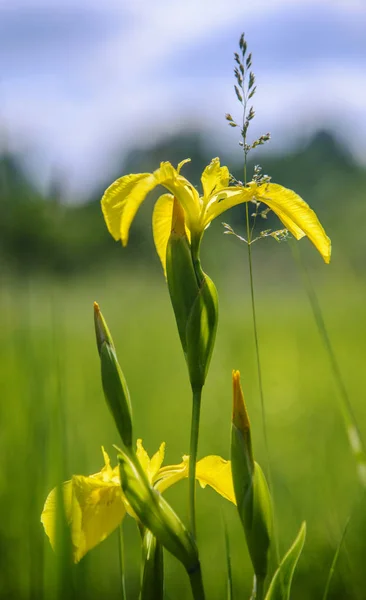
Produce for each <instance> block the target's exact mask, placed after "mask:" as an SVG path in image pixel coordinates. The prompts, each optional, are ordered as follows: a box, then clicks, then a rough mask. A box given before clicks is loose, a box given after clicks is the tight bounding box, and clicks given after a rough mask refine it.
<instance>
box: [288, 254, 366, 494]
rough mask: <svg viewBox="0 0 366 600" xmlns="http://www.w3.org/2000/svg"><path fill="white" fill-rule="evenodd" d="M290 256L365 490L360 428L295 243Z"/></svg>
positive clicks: (365, 456)
mask: <svg viewBox="0 0 366 600" xmlns="http://www.w3.org/2000/svg"><path fill="white" fill-rule="evenodd" d="M291 250H292V255H293V257H294V259H295V261H296V263H297V264H298V266H299V267H300V270H301V274H302V279H303V283H304V287H305V290H306V293H307V296H308V299H309V303H310V306H311V310H312V312H313V316H314V320H315V323H316V325H317V328H318V332H319V335H320V337H321V340H322V342H323V345H324V348H325V351H326V353H327V355H328V359H329V363H330V368H331V372H332V375H333V379H334V381H335V383H336V386H337V388H338V398H339V400H340V408H341V412H342V416H343V421H344V424H345V428H346V432H347V435H348V440H349V443H350V446H351V450H352V453H353V455H354V457H355V459H356V463H357V470H358V477H359V481H360V483H361V485H362V486H363V487H364V488H366V448H365V444H364V442H363V440H362V437H361V433H360V428H359V426H358V423H357V420H356V416H355V414H354V411H353V408H352V404H351V401H350V399H349V396H348V392H347V389H346V386H345V383H344V381H343V377H342V373H341V369H340V367H339V364H338V361H337V357H336V355H335V352H334V350H333V346H332V343H331V341H330V338H329V334H328V330H327V328H326V325H325V321H324V317H323V313H322V310H321V308H320V304H319V300H318V297H317V295H316V292H315V289H314V286H313V284H312V281H311V279H310V275H309V272H308V270H307V268H306V265H305V263H304V260H303V258H302V256H301V254H300V251H299V248H298V246H297V244H296V243H291Z"/></svg>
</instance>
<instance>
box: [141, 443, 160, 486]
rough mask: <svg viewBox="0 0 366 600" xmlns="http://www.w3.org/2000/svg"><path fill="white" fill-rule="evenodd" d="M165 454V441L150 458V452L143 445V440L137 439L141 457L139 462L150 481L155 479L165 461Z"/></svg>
mask: <svg viewBox="0 0 366 600" xmlns="http://www.w3.org/2000/svg"><path fill="white" fill-rule="evenodd" d="M164 454H165V442H162V444H160V448H159V450H158V451H157V452H156V453H155V454H154V456H153V457H152V458H151V459H150V457H149V455H148V453H147V452H146V450H145V448H144V447H143V445H142V440H140V439H139V440H137V449H136V455H137V458H138V459H139V462H140V464H141V466H142V468H143V470H144V471H145V473H146V475H147V478H148V480H149V483H151V484H153V482H154V479H155V477H156V475H157V473H158V471H159V469H160V467H161V465H162V463H163V460H164Z"/></svg>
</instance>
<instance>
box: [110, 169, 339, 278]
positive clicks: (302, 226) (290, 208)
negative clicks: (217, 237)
mask: <svg viewBox="0 0 366 600" xmlns="http://www.w3.org/2000/svg"><path fill="white" fill-rule="evenodd" d="M186 162H189V159H187V160H184V161H182V162H181V163H179V165H178V167H177V169H175V168H174V167H173V166H172V165H171V164H170V163H169V162H163V163H161V165H160V167H159V168H158V169H156V171H154V172H153V173H138V174H132V175H125V176H124V177H121V178H119V179H117V180H116V181H115V182H114V183H112V185H110V186H109V187H108V189H107V190H106V192H105V193H104V196H103V198H102V210H103V214H104V218H105V221H106V224H107V227H108V230H109V232H110V233H111V235H112V236H113V237H114V239H115V240H119V239H120V240H121V241H122V244H123V245H124V246H126V244H127V242H128V235H129V230H130V226H131V223H132V221H133V219H134V218H135V215H136V213H137V211H138V209H139V207H140V205H141V203H142V202H143V201H144V200H145V198H146V196H147V194H148V193H149V192H151V191H152V190H153V189H154V188H155V187H156V186H157V185H162V186H163V187H165V188H166V189H167V190H168V192H169V193H168V194H163V195H162V196H160V198H159V199H158V200H157V202H156V204H155V208H154V213H153V234H154V241H155V246H156V250H157V252H158V255H159V257H160V260H161V262H162V265H163V268H164V270H165V257H166V247H167V243H168V239H169V236H170V232H171V223H172V211H173V199H174V197H175V198H177V200H178V201H179V203H180V205H181V206H182V208H183V210H184V214H185V222H186V227H187V234H188V237H190V238H192V239H193V238H194V239H195V240H196V243H198V245H199V240H200V239H201V237H202V234H203V231H204V230H205V229H206V227H207V226H208V225H209V224H210V223H211V221H212V220H213V219H215V218H216V217H218V216H219V215H221V214H222V213H223V212H225V211H226V210H228V209H229V208H231V207H233V206H236V205H237V204H241V203H244V202H250V201H257V202H263V203H264V204H266V205H267V206H268V207H269V208H270V209H271V210H272V211H273V212H274V213H276V215H277V216H278V217H279V219H280V220H281V221H282V223H283V224H284V226H285V228H286V229H288V231H289V232H290V233H291V234H292V235H293V236H294V237H295V238H296V239H297V240H299V239H300V238H302V237H304V236H307V237H308V238H309V239H310V240H311V242H312V243H313V244H314V246H315V247H316V248H317V250H318V251H319V252H320V254H321V256H322V257H323V259H324V261H325V262H326V263H329V261H330V255H331V243H330V239H329V238H328V237H327V235H326V233H325V231H324V229H323V227H322V225H321V224H320V222H319V220H318V217H317V216H316V214H315V212H314V211H313V210H312V209H311V208H310V207H309V205H308V204H306V202H304V200H302V199H301V198H300V196H298V195H297V194H296V193H295V192H293V191H292V190H289V189H287V188H285V187H283V186H281V185H278V184H275V183H263V184H258V183H256V182H254V181H253V182H251V183H249V184H248V185H247V186H245V187H244V186H229V181H230V174H229V170H228V168H227V167H221V166H220V160H219V159H218V158H214V159H213V160H212V161H211V163H210V164H209V165H208V166H207V167H206V168H205V169H204V171H203V173H202V177H201V183H202V190H203V195H202V196H200V195H199V193H198V192H197V190H196V189H195V188H194V186H193V185H192V184H191V183H190V182H189V181H188V180H187V179H186V178H185V177H183V176H182V175H181V174H180V170H181V168H182V166H183V165H184V164H185V163H186Z"/></svg>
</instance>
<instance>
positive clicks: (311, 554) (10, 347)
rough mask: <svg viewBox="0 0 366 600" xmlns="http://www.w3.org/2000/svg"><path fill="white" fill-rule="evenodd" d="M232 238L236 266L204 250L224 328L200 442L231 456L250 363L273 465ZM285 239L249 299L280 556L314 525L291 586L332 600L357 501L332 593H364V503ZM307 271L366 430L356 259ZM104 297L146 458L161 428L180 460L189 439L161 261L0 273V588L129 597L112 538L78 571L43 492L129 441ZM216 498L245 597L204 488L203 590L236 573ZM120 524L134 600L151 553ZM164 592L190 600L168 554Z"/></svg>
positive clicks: (241, 561)
mask: <svg viewBox="0 0 366 600" xmlns="http://www.w3.org/2000/svg"><path fill="white" fill-rule="evenodd" d="M225 244H226V247H228V248H229V250H228V251H227V253H228V254H230V252H232V253H233V257H234V253H235V256H236V258H235V259H234V258H233V257H232V258H233V260H230V259H228V262H227V263H226V264H231V265H232V267H231V269H230V270H227V269H226V270H225V271H223V270H222V269H221V266H222V265H221V264H220V263H222V262H223V259H222V257H221V258H218V257H220V247H218V248H217V249H216V250H217V253H216V252H215V254H213V253H211V254H210V255H207V256H206V257H205V260H207V261H208V263H209V264H210V270H209V271H208V272H210V274H213V275H214V278H215V281H216V283H217V286H218V291H219V297H220V322H219V329H218V336H217V342H216V346H215V350H214V354H213V358H212V365H211V368H210V373H209V376H208V379H207V384H206V388H205V391H204V395H203V400H202V420H201V437H200V442H199V451H198V454H199V457H200V456H204V455H205V454H220V455H221V456H223V457H225V458H229V435H230V418H231V402H232V398H231V370H232V369H233V368H239V369H240V370H241V375H242V383H243V389H244V394H245V398H246V402H247V406H248V410H249V412H250V415H251V423H252V437H253V444H254V448H255V452H256V456H257V457H258V460H259V461H261V462H262V463H263V464H265V460H266V455H265V447H264V442H263V433H262V428H261V412H260V403H259V392H258V387H257V378H256V365H255V355H254V352H253V338H252V324H251V312H250V303H249V302H250V299H249V291H248V289H247V285H246V281H247V277H246V267H245V255H244V254H240V252H239V254H238V246H237V244H236V241H235V240H232V242H231V243H228V242H227V238H226V239H225ZM284 246H285V245H282V246H277V244H275V242H273V243H272V245H271V251H270V253H268V248H267V252H266V253H265V256H266V259H265V261H263V260H262V259H263V256H262V254H260V253H258V254H256V253H254V254H255V256H254V262H255V269H256V272H257V273H260V276H259V277H258V287H257V294H256V296H257V297H256V307H257V314H258V335H259V338H260V344H261V359H262V372H263V387H264V390H265V395H266V411H267V422H268V432H269V443H270V450H271V466H272V471H273V485H274V490H275V497H276V508H277V518H278V529H279V544H280V553H281V555H283V553H284V552H285V551H286V550H287V549H288V547H289V546H290V544H291V543H292V540H293V539H294V537H295V535H296V533H297V531H298V526H299V523H300V522H301V521H302V520H304V519H306V521H307V527H308V535H307V540H306V545H305V549H304V552H303V555H302V557H301V559H300V562H299V565H298V568H297V571H296V575H295V580H294V584H293V597H294V598H299V600H302V599H305V598H310V597H314V598H315V597H322V594H323V592H324V589H325V585H326V581H327V577H328V573H329V569H330V567H331V563H332V559H333V555H334V552H335V550H336V548H337V546H338V543H339V540H340V538H341V536H342V531H343V529H344V525H345V523H346V521H347V518H348V516H349V514H350V513H351V511H352V509H353V506H354V503H355V502H356V509H355V511H354V514H353V517H352V520H351V522H350V524H349V528H348V531H347V535H346V538H345V541H344V542H343V545H342V548H341V550H340V556H339V560H338V563H337V565H336V570H335V575H334V578H333V580H332V583H331V586H330V592H329V598H331V599H332V598H334V599H335V598H342V599H346V598H350V599H351V598H352V599H356V598H360V599H361V598H362V597H363V593H364V591H363V590H364V585H365V579H364V574H363V572H364V570H363V564H364V556H365V552H366V537H365V536H364V535H363V534H362V532H364V531H365V528H366V519H365V516H364V515H365V511H364V498H363V497H362V494H361V490H360V487H359V484H358V480H357V475H356V471H355V468H356V467H355V463H354V460H353V457H352V454H351V452H350V449H349V445H348V441H347V438H346V434H345V431H344V427H343V422H342V415H341V413H340V411H339V408H338V405H337V402H336V390H335V387H334V381H333V378H332V374H331V371H330V368H329V365H328V362H327V359H326V355H325V352H324V349H323V346H322V342H321V340H320V338H319V335H318V332H317V329H316V326H315V323H314V320H313V316H312V313H311V308H310V307H309V305H308V302H307V299H306V296H305V294H304V292H303V289H302V287H301V283H300V281H299V277H298V275H297V273H296V270H295V269H294V268H293V267H292V262H291V257H290V253H289V252H287V250H288V249H287V248H284ZM244 251H245V249H243V252H244ZM276 253H277V256H276V257H275V259H273V262H272V255H274V254H276ZM256 255H257V256H258V258H256ZM225 258H227V257H225ZM256 261H257V262H256ZM274 264H277V268H274ZM204 266H206V265H205V264H204ZM215 271H217V273H215ZM220 273H221V274H220ZM223 273H224V274H223ZM312 274H313V277H314V281H315V284H316V289H317V293H318V297H319V301H320V303H321V305H322V307H323V309H324V310H325V315H326V321H327V326H328V331H329V333H330V335H331V339H332V343H333V347H334V350H335V352H336V354H337V356H338V360H339V363H340V365H341V368H342V372H343V377H344V380H345V384H346V386H347V389H348V392H349V395H350V397H351V398H352V403H353V407H354V411H355V414H356V417H357V420H358V422H359V424H361V429H362V424H363V423H364V422H365V417H366V408H365V403H364V401H363V399H364V393H363V390H364V388H365V368H364V356H365V351H366V340H365V336H364V333H363V325H364V298H365V291H366V289H365V288H366V285H365V283H364V281H363V280H361V279H359V278H358V277H357V275H356V273H354V272H352V270H351V268H350V267H349V265H348V264H347V263H346V261H345V260H343V261H342V264H341V266H337V264H336V262H335V266H333V265H331V266H330V267H327V268H326V269H321V275H320V271H317V270H315V271H313V273H312ZM94 300H97V301H98V302H99V303H100V306H101V308H102V310H103V313H104V315H105V317H106V318H107V320H108V323H109V325H110V326H111V328H112V331H113V337H114V341H115V343H116V346H117V351H118V355H119V360H120V363H121V365H122V367H123V370H124V373H125V376H126V378H127V381H128V384H129V388H130V392H131V396H132V403H133V413H134V423H135V431H136V434H137V435H138V436H139V437H141V438H142V439H143V441H144V445H145V446H146V448H147V450H148V451H149V452H150V453H152V452H154V451H155V450H156V449H157V447H158V445H159V444H160V443H161V441H162V440H165V441H166V443H167V457H166V462H167V463H169V462H170V463H174V462H179V461H180V457H181V456H182V454H184V453H187V451H188V446H189V439H188V432H189V423H190V408H191V406H190V389H189V384H188V382H187V376H186V366H185V364H184V359H183V357H182V353H181V348H180V344H179V339H178V334H177V332H176V326H175V322H174V315H173V311H172V309H171V306H170V303H169V297H168V293H167V289H166V284H165V282H164V278H163V276H162V275H161V274H160V273H159V274H158V275H156V274H155V272H151V270H149V272H146V271H144V270H143V269H140V270H138V271H137V272H136V271H135V272H132V270H126V269H125V270H124V272H123V273H122V272H117V271H114V272H98V273H94V274H93V276H92V277H91V276H89V277H87V278H84V279H83V278H80V279H79V280H71V281H68V282H67V281H62V282H60V281H59V280H58V281H52V280H40V279H30V280H27V281H24V280H22V281H19V280H12V279H11V278H8V279H6V278H4V280H3V286H2V289H1V293H0V309H1V315H2V317H1V330H0V356H1V360H0V383H1V398H2V399H1V408H0V412H1V415H0V416H1V421H0V422H1V437H0V451H1V456H2V459H3V460H2V469H1V471H0V508H1V514H2V519H1V520H0V586H1V587H0V590H1V594H0V595H1V597H2V598H17V599H20V598H37V599H39V598H56V597H60V598H61V597H63V598H65V597H75V598H80V599H84V598H85V599H86V598H90V599H94V598H97V597H101V596H102V597H104V598H118V597H120V582H119V559H118V534H117V533H115V534H114V535H113V536H111V537H110V538H109V539H107V540H106V541H105V542H103V543H102V544H101V545H100V546H98V547H97V548H96V549H95V550H93V551H92V552H90V553H88V554H87V556H86V557H85V558H84V559H83V560H82V561H81V563H80V564H79V565H76V566H69V564H68V562H67V557H66V558H65V557H64V560H63V561H60V560H59V557H57V556H55V555H54V553H53V551H52V550H51V548H50V546H49V543H48V540H47V539H46V537H45V535H44V532H43V528H42V526H41V523H40V514H41V511H42V508H43V503H44V500H45V498H46V495H47V493H48V492H49V490H50V489H51V488H52V487H53V486H54V485H56V484H57V483H58V482H60V481H62V480H65V479H67V478H68V477H70V476H71V475H72V474H76V473H82V474H90V473H94V472H97V471H99V469H100V467H101V465H102V455H101V451H100V446H101V445H102V444H103V445H104V446H105V447H106V449H107V450H108V451H109V453H110V455H111V456H112V457H113V456H114V451H113V448H112V444H113V443H117V444H118V442H119V440H118V436H117V432H116V430H115V427H114V424H113V421H112V418H111V416H110V415H109V413H108V411H107V408H106V405H105V401H104V398H103V394H102V389H101V383H100V373H99V360H98V356H97V350H96V347H95V340H94V331H93V314H92V307H93V301H94ZM113 464H115V460H113ZM186 486H187V482H186V481H185V482H182V483H180V484H179V486H176V488H175V489H172V490H169V492H168V493H167V498H168V500H169V501H170V502H171V503H172V504H173V506H174V508H175V509H176V510H177V512H178V513H179V515H180V516H181V517H182V518H183V520H184V521H185V522H187V518H188V515H187V507H186V496H187V491H186V490H187V488H186ZM222 510H223V511H224V515H225V519H226V522H227V525H228V533H229V536H230V548H231V556H232V569H233V579H234V590H233V592H234V598H235V597H238V598H239V597H247V596H249V594H250V589H251V586H252V576H251V568H250V561H249V558H248V555H247V551H246V546H245V540H244V535H243V533H242V530H241V528H240V527H239V526H238V520H237V514H236V511H235V508H234V507H233V506H229V505H228V503H225V501H224V500H222V499H221V498H219V497H216V495H215V494H214V493H212V492H211V491H210V490H208V489H205V490H198V493H197V523H198V541H199V545H200V554H201V560H202V565H203V574H204V581H205V587H206V590H207V596H208V598H210V599H211V598H212V600H215V599H217V600H219V599H221V598H222V597H224V594H225V589H226V585H227V578H226V574H225V570H224V569H218V568H213V566H214V565H225V563H226V556H225V542H224V532H223V525H222V518H221V511H222ZM124 530H125V550H126V587H127V592H128V594H129V596H130V597H131V598H133V597H136V596H137V593H138V581H139V567H138V565H139V558H140V557H139V540H138V535H137V532H136V528H135V525H134V523H133V522H132V519H128V520H127V521H126V522H125V525H124ZM218 540H219V541H218ZM220 540H221V541H220ZM61 584H62V585H61ZM166 586H167V597H168V598H175V597H176V596H175V592H176V590H177V589H178V587H177V586H179V597H180V598H187V599H188V598H190V591H189V587H188V584H187V582H186V577H185V573H184V570H183V569H182V568H181V566H180V565H178V564H177V562H176V561H175V560H174V559H172V558H170V557H169V556H167V557H166Z"/></svg>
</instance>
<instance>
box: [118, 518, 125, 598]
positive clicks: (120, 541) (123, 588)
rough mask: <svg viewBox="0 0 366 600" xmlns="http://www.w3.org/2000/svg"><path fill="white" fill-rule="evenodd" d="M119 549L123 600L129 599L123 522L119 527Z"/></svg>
mask: <svg viewBox="0 0 366 600" xmlns="http://www.w3.org/2000/svg"><path fill="white" fill-rule="evenodd" d="M118 549H119V568H120V578H121V598H122V600H127V595H126V585H125V560H124V543H123V524H121V525H120V526H119V528H118Z"/></svg>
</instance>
